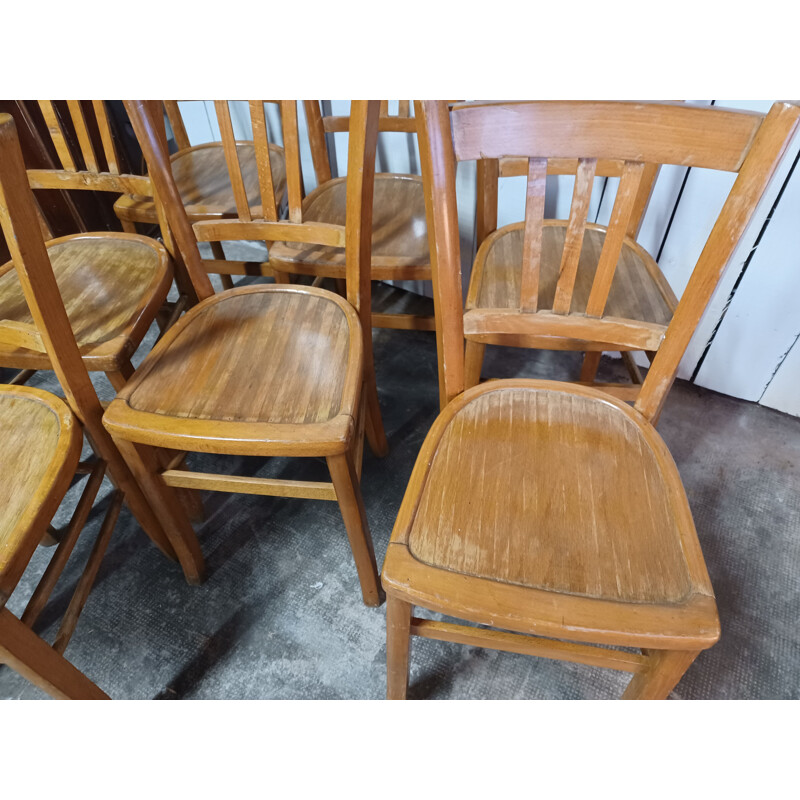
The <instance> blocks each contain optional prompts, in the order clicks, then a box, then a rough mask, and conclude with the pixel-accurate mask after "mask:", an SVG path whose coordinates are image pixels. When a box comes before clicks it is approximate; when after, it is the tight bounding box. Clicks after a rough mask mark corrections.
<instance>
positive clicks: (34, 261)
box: [0, 114, 175, 698]
mask: <svg viewBox="0 0 800 800" xmlns="http://www.w3.org/2000/svg"><path fill="white" fill-rule="evenodd" d="M28 178H29V176H26V172H25V167H24V164H23V162H22V154H21V151H20V148H19V143H18V140H17V137H16V131H15V127H14V122H13V120H12V118H11V117H10V116H9V115H7V114H2V115H0V224H2V229H3V233H4V234H5V237H6V241H7V242H8V245H9V249H10V251H11V255H12V259H13V265H14V267H15V268H16V273H17V276H18V278H19V284H20V287H21V291H22V293H23V297H24V301H25V302H26V303H27V306H28V308H29V310H30V316H31V318H32V319H33V324H32V325H31V326H30V328H28V327H25V326H23V325H21V324H17V325H14V324H6V325H4V326H0V335H3V336H5V335H7V334H8V332H9V331H10V333H11V335H16V336H18V341H21V342H22V343H23V344H28V343H29V339H32V340H33V341H31V342H30V344H35V345H37V348H38V346H39V345H41V347H42V349H43V352H44V353H45V354H46V356H47V358H48V363H49V365H50V366H51V367H52V369H54V370H55V372H56V374H57V375H58V378H59V381H60V383H61V386H62V388H63V389H64V393H65V395H66V397H67V401H68V403H69V406H70V407H71V409H72V410H70V408H68V407H67V405H66V404H65V403H64V402H63V401H61V400H59V399H58V398H56V397H54V396H52V395H49V394H48V393H47V392H43V391H41V390H39V389H33V388H30V387H25V386H3V387H0V442H1V443H2V448H3V466H4V470H3V481H2V483H0V661H5V662H6V663H8V664H10V665H11V666H12V667H13V668H15V669H16V670H17V671H19V672H20V673H21V674H23V675H25V676H26V677H28V678H29V679H30V680H32V681H33V682H34V683H36V684H37V685H38V686H41V687H42V688H43V689H45V690H46V691H48V692H50V693H51V694H53V695H55V696H58V697H76V698H78V697H80V698H97V697H105V696H106V695H105V694H104V693H103V692H102V691H100V690H99V689H98V688H97V686H95V685H94V684H93V683H92V682H91V681H89V680H88V678H86V677H85V676H84V675H82V674H81V673H80V672H78V670H76V669H75V668H74V667H73V666H72V665H70V664H69V662H67V661H66V660H65V659H64V658H63V656H62V655H61V654H62V653H63V651H64V648H65V647H66V645H67V643H68V641H69V638H70V636H71V635H72V632H73V631H74V629H75V625H76V623H77V620H78V616H79V614H80V612H81V610H82V608H83V606H84V604H85V603H86V600H87V598H88V595H89V592H90V590H91V587H92V583H93V581H94V578H95V576H96V574H97V570H98V569H99V566H100V562H101V560H102V558H103V555H104V553H105V550H106V547H107V545H108V541H109V538H110V536H111V533H112V531H113V528H114V525H115V522H116V519H117V516H118V514H119V512H120V508H121V506H122V502H123V499H124V500H125V501H126V502H127V503H128V504H129V506H130V507H131V510H132V511H133V512H134V514H135V515H136V516H137V518H138V519H139V521H140V523H141V524H142V527H143V528H144V529H145V530H146V532H147V533H148V534H149V535H150V537H151V538H152V539H153V540H154V541H155V542H156V543H157V544H158V545H159V546H160V547H161V548H162V550H163V551H164V552H165V553H166V554H167V555H169V556H170V557H172V558H174V557H175V553H174V551H173V549H172V547H171V545H170V544H169V541H168V539H167V537H166V534H165V532H164V531H163V529H162V528H161V526H160V524H159V522H158V520H157V519H156V517H155V515H154V513H153V511H152V510H151V509H150V507H149V506H148V505H147V502H146V501H145V499H144V497H143V495H142V493H141V490H140V489H139V486H138V485H137V484H136V482H135V480H134V479H133V476H132V475H131V473H130V471H129V470H128V468H127V465H126V464H125V462H124V461H123V460H122V457H121V456H120V454H119V452H118V451H117V450H116V448H115V447H114V444H113V442H112V440H111V438H110V436H109V435H108V433H107V432H106V431H105V429H104V428H103V426H102V422H101V418H102V414H103V409H102V406H101V405H100V401H99V399H98V398H97V395H96V393H95V391H94V387H93V386H92V383H91V381H90V379H89V374H88V372H87V371H86V365H85V360H84V358H83V357H82V354H81V353H80V350H79V347H78V344H77V342H76V339H75V336H74V334H73V330H72V327H71V320H70V319H69V318H68V316H67V312H66V310H65V307H64V303H63V301H62V298H61V294H60V292H59V286H58V284H57V283H56V279H55V275H54V269H53V266H52V265H51V262H50V258H49V255H50V254H51V253H52V250H51V249H48V248H47V247H46V245H45V242H44V240H43V238H42V232H41V230H40V225H39V218H38V216H37V208H36V205H35V202H34V200H33V196H32V194H31V191H30V188H29V186H28ZM23 337H25V338H23ZM6 341H7V340H6ZM81 423H83V428H85V430H86V432H87V434H88V436H89V439H90V441H91V444H92V447H93V449H94V450H95V452H96V453H97V455H98V458H97V459H95V460H93V461H89V462H87V463H85V464H81V465H79V464H78V459H79V456H80V451H81V443H82V435H81V433H82V426H81ZM76 469H77V470H78V472H82V473H88V475H89V477H88V480H87V483H86V486H85V488H84V490H83V493H82V495H81V498H80V500H79V501H78V504H77V506H76V509H75V511H74V514H73V516H72V519H71V521H70V523H69V525H68V526H67V527H66V528H65V529H64V531H63V532H62V534H61V536H60V537H58V538H59V542H58V547H57V549H56V551H55V553H54V555H53V557H52V559H51V561H50V563H49V564H48V567H47V569H46V570H45V572H44V574H43V576H42V578H41V580H40V582H39V585H38V586H37V588H36V590H35V591H34V593H33V595H32V596H31V598H30V600H29V602H28V605H27V607H26V609H25V612H24V613H23V615H22V618H21V620H20V619H17V618H16V617H15V616H14V615H13V614H12V613H11V612H10V611H9V610H8V609H7V608H5V603H6V601H7V599H8V597H9V596H10V595H11V592H12V591H13V590H14V587H15V586H16V585H17V583H18V582H19V579H20V578H21V576H22V574H23V572H24V570H25V568H26V567H27V565H28V562H29V561H30V558H31V556H32V554H33V552H34V550H35V548H36V546H37V545H38V544H39V543H40V542H41V541H42V540H43V538H46V537H48V523H49V522H50V519H51V518H52V516H53V514H54V513H55V511H56V509H57V508H58V506H59V504H60V502H61V500H62V499H63V497H64V494H65V493H66V491H67V489H68V488H69V484H70V481H71V479H72V477H73V475H74V474H75V472H76ZM106 472H107V473H108V475H109V477H110V479H111V480H112V481H113V483H114V484H115V486H116V489H115V491H114V493H113V495H112V498H111V502H110V505H109V508H108V511H107V513H106V517H105V520H104V521H103V524H102V526H101V528H100V532H99V534H98V537H97V539H96V542H95V545H94V547H93V549H92V552H91V555H90V557H89V560H88V561H87V564H86V567H85V569H84V572H83V575H82V577H81V579H80V580H79V582H78V585H77V587H76V589H75V592H74V594H73V597H72V600H71V602H70V604H69V607H68V609H67V611H66V614H65V616H64V619H63V622H62V624H61V627H60V629H59V631H58V633H57V634H56V639H55V643H54V645H53V647H50V646H49V645H47V644H46V643H45V642H44V641H43V640H41V639H40V638H39V637H38V636H36V635H35V634H34V633H33V631H32V630H31V628H32V626H33V625H34V623H35V622H36V619H37V618H38V617H39V614H40V613H41V611H42V609H43V608H44V606H45V604H46V603H47V600H48V598H49V597H50V594H51V592H52V590H53V588H54V587H55V585H56V582H57V581H58V579H59V576H60V575H61V573H62V571H63V569H64V566H65V565H66V562H67V560H68V558H69V556H70V554H71V552H72V550H73V548H74V546H75V543H76V540H77V537H78V535H79V534H80V532H81V530H82V528H83V526H84V524H85V522H86V519H87V518H88V515H89V512H90V510H91V507H92V503H93V501H94V499H95V497H96V495H97V491H98V489H99V487H100V484H101V483H102V480H103V476H104V474H105V473H106Z"/></svg>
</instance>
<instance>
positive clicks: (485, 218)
mask: <svg viewBox="0 0 800 800" xmlns="http://www.w3.org/2000/svg"><path fill="white" fill-rule="evenodd" d="M499 179H500V162H499V161H498V160H497V159H496V158H480V159H478V166H477V179H476V184H477V185H476V193H477V197H478V202H477V206H476V211H475V244H476V246H477V247H480V246H481V244H482V243H483V240H484V239H485V238H486V237H487V236H488V235H489V234H490V233H492V231H494V230H496V229H497V182H498V180H499Z"/></svg>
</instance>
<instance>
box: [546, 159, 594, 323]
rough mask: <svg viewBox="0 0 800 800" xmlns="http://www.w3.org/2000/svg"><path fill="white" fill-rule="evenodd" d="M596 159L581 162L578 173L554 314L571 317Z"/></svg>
mask: <svg viewBox="0 0 800 800" xmlns="http://www.w3.org/2000/svg"><path fill="white" fill-rule="evenodd" d="M596 169H597V159H596V158H581V159H579V161H578V170H577V172H576V173H575V190H574V191H573V193H572V206H571V208H570V211H569V222H568V224H567V232H566V236H565V238H564V252H563V253H562V255H561V268H560V269H559V273H558V283H557V284H556V293H555V299H554V300H553V311H555V312H556V313H557V314H568V313H569V309H570V305H572V290H573V289H574V287H575V276H576V275H577V273H578V262H579V261H580V257H581V249H582V248H583V234H584V232H585V231H586V216H587V214H588V213H589V202H590V201H591V199H592V188H593V187H594V173H595V170H596Z"/></svg>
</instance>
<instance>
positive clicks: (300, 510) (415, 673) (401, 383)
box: [0, 287, 800, 699]
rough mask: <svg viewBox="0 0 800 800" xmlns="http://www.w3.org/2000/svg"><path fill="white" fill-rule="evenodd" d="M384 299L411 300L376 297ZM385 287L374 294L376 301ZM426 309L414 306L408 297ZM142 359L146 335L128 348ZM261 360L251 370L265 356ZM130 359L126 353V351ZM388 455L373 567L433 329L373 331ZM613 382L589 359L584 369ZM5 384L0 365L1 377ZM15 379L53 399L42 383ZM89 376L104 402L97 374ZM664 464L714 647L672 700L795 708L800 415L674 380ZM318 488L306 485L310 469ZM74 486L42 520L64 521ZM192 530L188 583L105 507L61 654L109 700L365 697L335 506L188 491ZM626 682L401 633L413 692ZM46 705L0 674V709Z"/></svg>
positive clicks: (569, 369) (524, 367)
mask: <svg viewBox="0 0 800 800" xmlns="http://www.w3.org/2000/svg"><path fill="white" fill-rule="evenodd" d="M378 293H380V294H381V295H386V297H385V298H384V299H386V300H392V299H393V298H399V300H398V302H399V304H400V305H403V304H412V305H413V304H419V303H420V302H422V301H419V300H418V299H415V298H412V297H411V296H404V294H402V293H394V292H391V293H390V291H389V290H388V289H386V288H385V287H380V289H379V290H378ZM390 295H391V296H390ZM423 305H424V302H423ZM146 349H147V343H146V344H145V345H144V346H143V348H141V351H145V350H146ZM269 356H270V354H269V351H268V349H267V350H265V352H264V353H263V358H264V359H265V361H266V360H268V359H269ZM140 357H141V356H140ZM580 358H581V357H580V355H579V354H574V353H551V352H544V351H523V350H512V349H506V348H489V349H488V352H487V358H486V362H485V365H484V376H491V377H512V376H524V377H542V378H556V379H568V378H573V379H574V378H575V377H577V372H578V369H579V365H580ZM375 360H376V364H377V372H378V385H379V391H380V399H381V407H382V410H383V414H384V423H385V426H386V431H387V435H388V438H389V443H390V447H391V450H390V453H389V455H388V456H387V457H386V458H384V459H376V458H374V457H373V456H371V455H370V454H369V451H368V450H367V453H366V456H365V463H364V477H363V492H364V497H365V501H366V505H367V513H368V518H369V522H370V526H371V529H372V536H373V539H374V542H375V549H376V553H377V556H378V561H379V564H380V562H381V561H382V559H383V556H384V553H385V551H386V546H387V543H388V540H389V535H390V533H391V528H392V524H393V522H394V517H395V514H396V512H397V509H398V507H399V505H400V501H401V499H402V496H403V492H404V490H405V486H406V482H407V480H408V478H409V475H410V473H411V469H412V467H413V464H414V460H415V458H416V456H417V453H418V451H419V447H420V445H421V443H422V440H423V438H424V436H425V434H426V432H427V431H428V428H429V427H430V425H431V423H432V422H433V420H434V419H435V417H436V412H437V405H438V402H437V377H436V354H435V343H434V337H433V334H428V333H418V332H401V331H376V333H375ZM622 374H623V371H622V370H621V365H620V362H619V361H613V360H612V359H610V358H604V359H603V363H602V365H601V376H603V377H605V378H606V379H609V378H615V379H619V376H620V375H622ZM8 376H9V373H8V372H4V371H2V370H0V381H1V380H3V378H5V379H7V378H8ZM32 384H33V385H38V386H42V387H44V388H48V389H50V390H54V391H56V392H57V393H58V387H57V384H56V382H55V380H54V378H53V377H52V375H49V374H46V373H45V374H39V375H37V376H36V378H35V379H34V381H33V382H32ZM96 384H97V386H98V390H99V392H100V393H101V395H103V396H105V397H109V396H110V394H111V390H110V387H109V386H108V384H107V383H106V382H105V378H104V377H102V376H99V377H97V379H96ZM659 431H660V433H661V435H662V436H663V437H664V439H665V441H666V443H667V445H668V446H669V448H670V450H671V451H672V454H673V455H674V457H675V460H676V462H677V464H678V467H679V469H680V473H681V476H682V478H683V481H684V484H685V487H686V491H687V494H688V497H689V502H690V504H691V508H692V511H693V513H694V517H695V522H696V525H697V529H698V534H699V537H700V541H701V544H702V547H703V552H704V554H705V557H706V561H707V563H708V568H709V572H710V574H711V580H712V583H713V585H714V588H715V591H716V594H717V601H718V605H719V611H720V617H721V621H722V639H721V641H720V642H719V644H717V645H716V646H715V647H714V648H712V649H711V650H709V651H706V652H704V653H703V654H701V656H700V657H699V658H698V659H697V661H696V662H695V663H694V664H693V665H692V667H691V668H690V669H689V671H688V672H687V674H686V676H685V677H684V679H683V680H682V681H681V683H680V684H679V686H678V687H677V689H676V691H675V693H674V696H676V697H679V698H731V699H733V698H798V697H800V633H799V632H798V624H797V623H798V619H800V581H798V575H799V574H800V570H799V569H798V568H799V567H800V493H799V492H798V487H800V420H798V419H795V418H792V417H789V416H786V415H783V414H780V413H779V412H776V411H772V410H769V409H766V408H762V407H760V406H758V405H754V404H752V403H747V402H743V401H738V400H734V399H731V398H729V397H725V396H722V395H718V394H716V393H714V392H709V391H705V390H702V389H699V388H697V387H694V386H692V385H689V384H686V383H682V382H678V383H676V385H675V386H674V388H673V390H672V393H671V395H670V397H669V400H668V402H667V406H666V409H665V411H664V414H663V416H662V419H661V422H660V424H659ZM190 463H192V464H193V465H194V466H196V467H198V468H202V469H208V470H212V469H213V470H217V471H223V470H225V471H229V472H239V473H241V474H258V475H263V476H267V475H281V476H284V477H296V478H306V479H311V480H313V479H315V478H316V479H326V470H325V465H324V462H323V461H321V460H317V459H307V460H302V461H301V460H296V461H293V462H290V461H286V460H282V459H275V460H263V459H252V458H236V457H230V458H218V457H209V456H203V457H199V456H198V457H193V461H192V462H190ZM316 476H319V477H316ZM78 489H79V487H75V488H73V489H72V490H71V491H70V493H69V494H68V496H67V498H66V500H65V503H64V504H63V505H62V508H61V509H60V510H59V514H58V516H57V519H56V521H57V522H62V523H63V522H64V521H65V520H66V519H67V518H68V516H69V512H70V511H71V507H72V504H74V502H75V499H76V495H77V491H78ZM109 491H110V485H108V483H107V482H106V484H105V485H104V488H103V490H101V496H102V497H103V498H104V499H103V500H102V501H101V502H99V503H98V504H97V506H96V508H95V509H94V511H93V513H92V517H91V521H90V525H89V527H88V529H87V530H86V531H85V532H84V535H83V537H82V541H81V542H80V543H79V545H78V547H77V548H76V552H75V554H74V555H73V557H72V560H71V562H70V565H69V566H68V568H67V570H66V572H65V574H64V576H63V577H62V579H61V582H60V583H59V585H58V586H57V588H56V591H55V593H54V597H53V599H52V600H51V604H50V607H49V608H48V609H46V610H45V613H44V614H43V615H42V619H41V621H40V624H39V625H38V626H37V627H38V631H39V632H40V633H41V634H42V635H43V636H44V637H45V638H47V639H50V640H51V639H52V636H53V635H54V634H55V630H56V628H57V624H58V619H59V617H60V614H61V613H62V612H63V611H64V609H65V608H66V604H67V603H68V601H69V597H70V596H71V592H72V589H73V587H74V585H75V582H76V581H77V579H78V575H79V574H80V570H81V568H82V565H83V563H84V561H85V559H86V557H87V556H88V552H89V549H90V547H91V543H92V540H93V536H94V532H95V531H96V530H97V528H98V526H99V524H100V520H101V519H102V515H103V512H104V508H105V505H106V502H107V497H108V492H109ZM206 511H207V518H206V520H205V522H204V523H203V524H202V525H200V526H198V534H199V538H200V541H201V544H202V547H203V550H204V553H205V555H206V559H207V565H208V579H207V581H206V583H205V584H204V585H203V586H201V587H191V586H188V585H187V584H186V583H185V582H184V580H183V578H182V575H181V572H180V570H179V569H178V567H177V566H176V565H175V564H173V563H172V562H170V561H167V560H166V559H165V558H164V557H163V556H162V555H160V553H159V552H158V551H157V550H156V549H155V547H154V546H152V545H151V544H150V542H149V541H148V540H147V539H146V537H145V536H144V534H143V533H142V532H141V530H140V529H139V528H138V526H137V525H136V523H135V521H133V519H132V518H131V516H130V515H129V514H128V512H127V510H123V513H122V516H121V519H120V522H119V524H118V527H117V530H116V532H115V534H114V537H113V539H112V542H111V545H110V548H109V551H108V554H107V556H106V559H105V561H104V562H103V566H102V567H101V570H100V574H99V576H98V579H97V583H96V586H95V589H94V591H93V593H92V595H91V597H90V599H89V602H88V604H87V606H86V608H85V610H84V613H83V616H82V617H81V620H80V622H79V624H78V627H77V630H76V632H75V635H74V637H73V639H72V641H71V642H70V645H69V647H68V649H67V651H66V655H67V657H68V658H69V659H70V660H71V661H72V662H73V663H74V664H75V665H76V666H77V667H78V668H79V669H81V670H83V671H84V672H85V673H86V674H87V675H88V676H89V677H90V678H92V679H93V680H94V681H95V682H97V683H98V684H99V685H100V686H101V687H102V688H103V689H105V690H106V691H107V692H108V693H109V694H110V695H111V696H112V697H114V698H139V699H141V698H164V699H174V698H197V699H200V698H226V699H236V698H287V699H300V698H380V697H382V696H383V693H384V685H385V683H384V681H385V667H384V659H385V646H384V630H385V629H384V609H383V608H379V609H372V608H366V607H365V606H364V605H363V604H362V603H361V598H360V593H359V589H358V582H357V579H356V574H355V568H354V567H353V563H352V558H351V556H350V552H349V548H348V545H347V539H346V536H345V532H344V526H343V524H342V521H341V517H340V516H339V512H338V508H337V506H336V505H335V504H333V503H326V502H319V501H309V500H289V499H279V498H266V497H253V496H246V495H221V494H216V495H211V494H209V495H206ZM49 556H50V551H47V550H44V549H42V548H40V550H39V551H38V552H37V554H36V555H35V556H34V559H33V561H32V562H31V565H30V567H29V569H28V571H27V573H26V575H25V576H24V578H23V580H22V582H21V583H20V586H19V587H18V589H17V591H16V592H15V594H14V595H13V596H12V598H11V600H10V601H9V604H8V605H9V608H11V610H12V611H14V612H15V613H21V611H22V609H23V608H24V604H25V602H26V600H27V597H28V596H29V594H30V592H31V591H32V588H33V586H34V585H35V583H36V581H37V580H38V577H39V576H40V575H41V573H42V571H43V569H44V566H45V565H46V563H47V560H48V558H49ZM625 683H626V676H625V675H622V674H619V673H615V672H611V671H607V670H601V669H596V668H591V667H585V666H580V665H573V664H565V663H561V662H553V661H546V660H544V659H537V658H530V657H525V656H519V655H514V654H507V653H498V652H492V651H488V650H482V649H478V648H470V647H463V646H460V645H454V644H448V643H438V642H432V641H422V640H415V642H414V646H413V652H412V666H411V690H410V695H411V696H412V697H417V698H437V699H444V698H515V699H534V698H613V697H617V696H619V695H620V693H621V692H622V690H623V688H624V685H625ZM44 696H45V695H44V694H43V693H42V692H40V691H39V690H38V689H36V688H34V687H32V686H31V685H30V684H28V683H27V682H26V681H25V680H23V679H22V678H21V677H19V676H18V675H16V674H15V673H14V672H12V671H11V670H10V669H9V668H7V667H0V698H39V697H44Z"/></svg>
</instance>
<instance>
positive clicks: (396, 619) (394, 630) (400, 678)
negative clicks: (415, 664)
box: [386, 594, 413, 700]
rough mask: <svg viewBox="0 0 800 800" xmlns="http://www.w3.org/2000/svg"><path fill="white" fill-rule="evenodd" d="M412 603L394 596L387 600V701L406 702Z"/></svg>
mask: <svg viewBox="0 0 800 800" xmlns="http://www.w3.org/2000/svg"><path fill="white" fill-rule="evenodd" d="M412 610H413V607H412V605H411V603H406V602H405V600H400V599H399V598H398V597H395V596H394V595H391V594H390V595H388V596H387V598H386V699H387V700H405V699H406V694H407V692H408V657H409V649H410V646H411V612H412Z"/></svg>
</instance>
